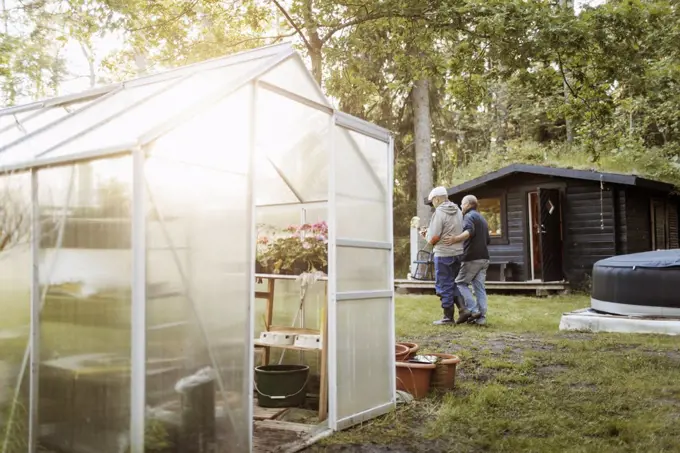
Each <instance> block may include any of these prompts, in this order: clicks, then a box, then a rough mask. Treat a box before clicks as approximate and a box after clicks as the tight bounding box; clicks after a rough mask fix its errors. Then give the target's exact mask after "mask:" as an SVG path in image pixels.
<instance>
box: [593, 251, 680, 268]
mask: <svg viewBox="0 0 680 453" xmlns="http://www.w3.org/2000/svg"><path fill="white" fill-rule="evenodd" d="M599 266H602V267H628V268H631V269H632V268H634V267H646V268H658V267H680V249H676V250H656V251H654V252H643V253H632V254H630V255H619V256H612V257H611V258H606V259H603V260H600V261H598V262H597V263H595V267H599Z"/></svg>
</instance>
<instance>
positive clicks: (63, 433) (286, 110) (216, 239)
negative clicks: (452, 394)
mask: <svg viewBox="0 0 680 453" xmlns="http://www.w3.org/2000/svg"><path fill="white" fill-rule="evenodd" d="M392 172H393V158H392V137H391V134H390V133H389V132H388V131H386V130H384V129H382V128H380V127H377V126H375V125H372V124H370V123H367V122H365V121H362V120H359V119H357V118H354V117H351V116H349V115H346V114H343V113H341V112H338V111H336V110H335V109H334V108H333V107H332V105H331V103H330V102H329V100H328V99H327V98H326V97H325V96H324V95H323V93H322V92H321V90H320V88H319V87H318V85H317V84H316V83H315V81H314V80H313V78H312V77H311V75H310V73H309V72H308V71H307V69H306V68H305V66H304V64H303V61H302V59H301V57H300V56H299V55H298V54H297V53H296V52H295V51H294V50H293V48H292V47H291V46H290V45H289V44H281V45H275V46H270V47H265V48H261V49H257V50H253V51H249V52H244V53H239V54H234V55H231V56H228V57H224V58H219V59H215V60H210V61H207V62H203V63H200V64H195V65H191V66H186V67H182V68H179V69H176V70H172V71H168V72H165V73H160V74H155V75H150V76H145V77H141V78H138V79H134V80H131V81H128V82H124V83H120V84H115V85H112V86H106V87H102V88H96V89H92V90H90V91H87V92H84V93H81V94H78V95H71V96H62V97H59V98H53V99H48V100H45V101H40V102H35V103H31V104H27V105H23V106H18V107H10V108H5V109H2V110H0V197H2V198H0V307H1V309H2V313H3V316H2V317H1V318H0V453H24V452H27V451H28V452H36V451H41V452H51V453H89V452H92V453H95V452H96V453H125V452H130V453H142V452H167V453H179V452H182V453H198V452H201V453H203V452H206V453H207V452H249V451H273V449H274V448H279V449H280V450H279V451H286V450H288V451H295V450H296V449H301V448H304V447H305V446H306V445H308V444H310V443H312V442H314V441H315V440H317V439H319V438H321V437H323V436H324V435H327V434H329V433H332V432H333V431H337V430H342V429H345V428H348V427H350V426H353V425H356V424H358V423H361V422H363V421H365V420H368V419H371V418H373V417H376V416H379V415H381V414H384V413H386V412H388V411H390V410H392V409H393V408H394V405H395V401H396V392H395V362H394V360H395V359H394V350H395V342H394V338H395V336H394V290H393V248H392V181H393V178H392ZM277 367H278V368H277ZM256 368H257V370H256ZM272 370H273V371H272ZM296 373H297V374H296ZM300 376H302V377H300ZM296 379H297V381H296ZM265 386H266V388H265ZM277 392H278V393H277ZM293 400H295V401H293Z"/></svg>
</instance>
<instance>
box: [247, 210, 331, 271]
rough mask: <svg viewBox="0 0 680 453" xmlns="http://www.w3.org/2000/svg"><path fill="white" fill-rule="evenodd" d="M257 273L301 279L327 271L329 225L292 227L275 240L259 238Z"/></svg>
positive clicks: (264, 237)
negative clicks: (307, 275) (284, 275)
mask: <svg viewBox="0 0 680 453" xmlns="http://www.w3.org/2000/svg"><path fill="white" fill-rule="evenodd" d="M257 261H258V263H259V264H256V272H257V271H258V269H259V271H260V272H270V273H273V274H288V275H299V274H302V273H303V272H313V271H321V272H327V270H328V226H327V225H326V222H320V223H315V224H308V223H306V224H304V225H291V226H289V227H288V228H286V229H285V230H283V231H279V232H276V233H275V234H274V235H273V236H272V237H270V236H260V237H259V238H258V252H257Z"/></svg>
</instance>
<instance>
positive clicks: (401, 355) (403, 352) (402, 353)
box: [394, 343, 411, 362]
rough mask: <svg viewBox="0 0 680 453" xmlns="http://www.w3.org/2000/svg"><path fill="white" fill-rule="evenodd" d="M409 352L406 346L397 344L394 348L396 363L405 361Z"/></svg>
mask: <svg viewBox="0 0 680 453" xmlns="http://www.w3.org/2000/svg"><path fill="white" fill-rule="evenodd" d="M410 351H411V350H410V349H409V348H408V346H404V345H403V344H399V343H397V344H396V345H395V346H394V355H395V358H396V360H397V362H403V361H404V360H406V358H407V357H408V354H409V352H410Z"/></svg>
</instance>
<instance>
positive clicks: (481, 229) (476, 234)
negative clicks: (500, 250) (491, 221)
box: [463, 209, 491, 261]
mask: <svg viewBox="0 0 680 453" xmlns="http://www.w3.org/2000/svg"><path fill="white" fill-rule="evenodd" d="M463 231H469V232H470V237H469V238H468V239H466V240H465V243H464V244H463V247H464V251H463V261H474V260H488V259H489V248H488V245H489V243H490V242H491V236H489V225H488V224H487V223H486V219H485V218H484V217H483V216H482V215H481V214H480V213H479V212H477V211H476V210H475V209H470V210H469V211H468V212H467V214H465V217H464V219H463Z"/></svg>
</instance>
